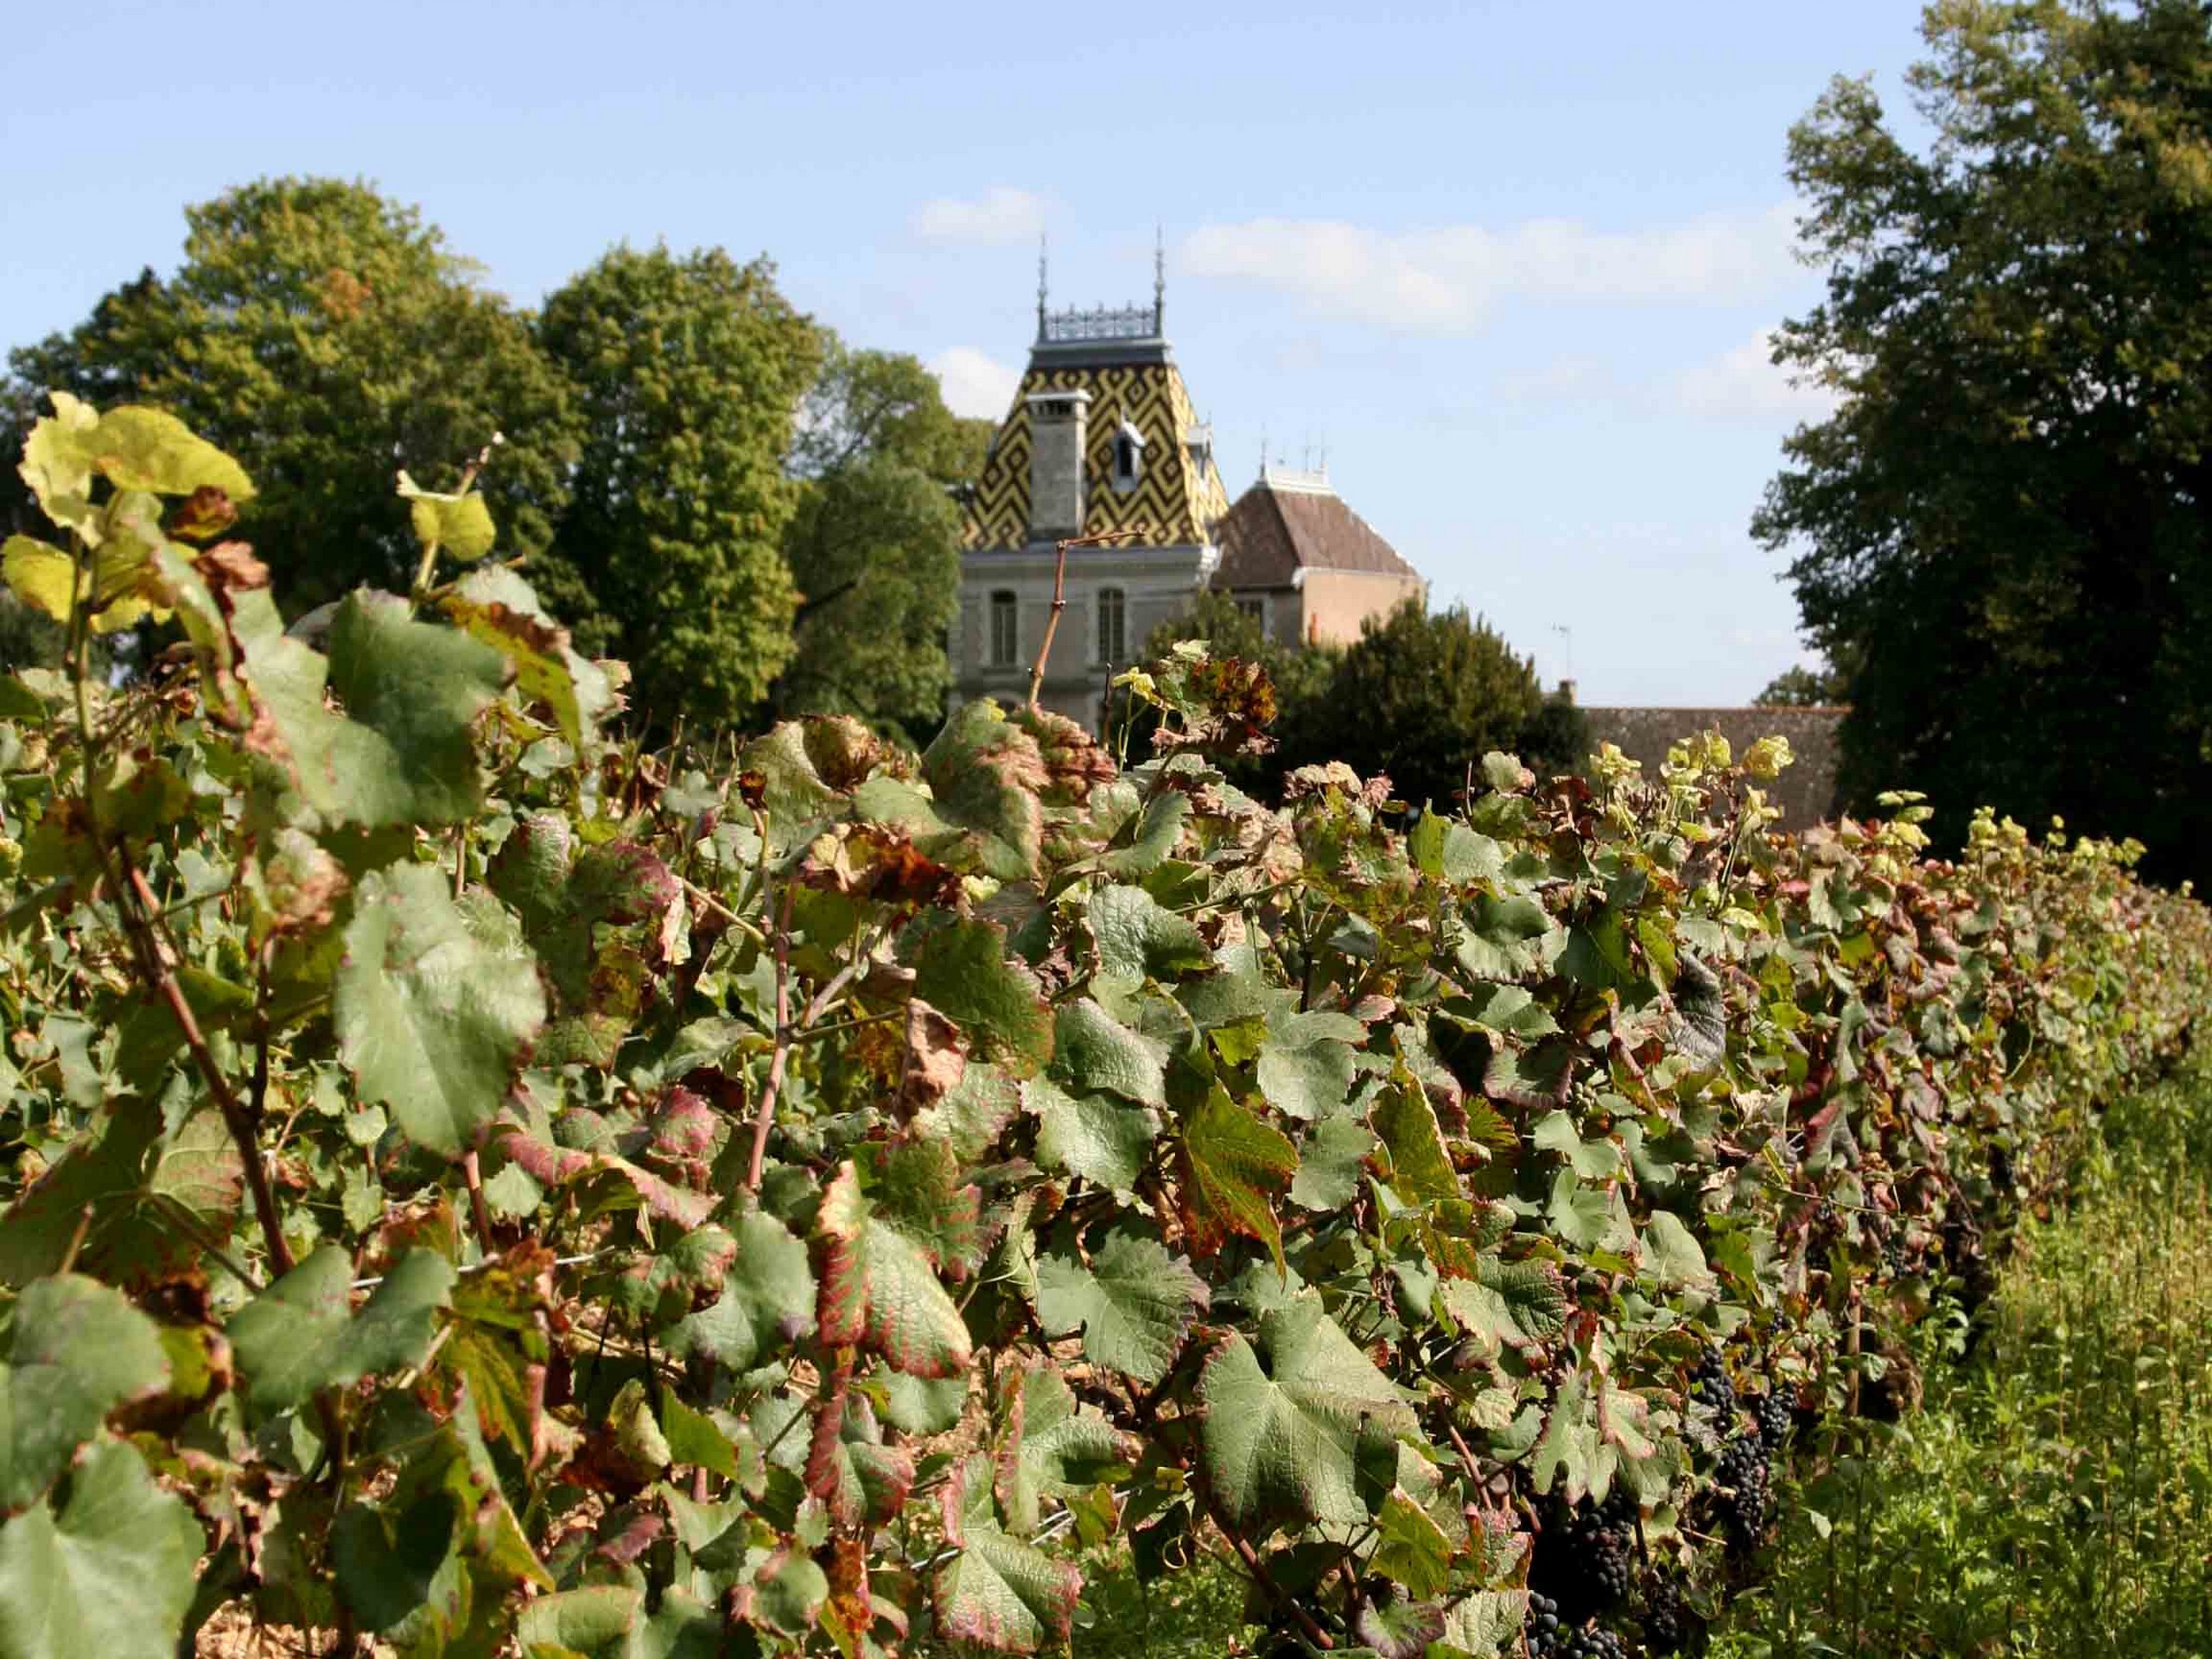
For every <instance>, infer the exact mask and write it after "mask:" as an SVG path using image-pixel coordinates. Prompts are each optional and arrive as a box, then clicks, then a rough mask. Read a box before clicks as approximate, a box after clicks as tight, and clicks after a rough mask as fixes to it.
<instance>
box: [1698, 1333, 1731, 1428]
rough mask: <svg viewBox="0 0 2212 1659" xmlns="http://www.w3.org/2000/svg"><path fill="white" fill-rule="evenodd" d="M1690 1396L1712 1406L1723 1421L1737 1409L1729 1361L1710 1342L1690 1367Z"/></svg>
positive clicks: (1714, 1412) (1702, 1403) (1703, 1404)
mask: <svg viewBox="0 0 2212 1659" xmlns="http://www.w3.org/2000/svg"><path fill="white" fill-rule="evenodd" d="M1690 1398H1691V1399H1693V1400H1694V1401H1696V1402H1697V1403H1698V1404H1700V1406H1708V1407H1710V1408H1712V1409H1713V1414H1714V1415H1716V1416H1718V1417H1719V1418H1721V1419H1722V1420H1723V1421H1726V1418H1727V1416H1728V1414H1729V1413H1731V1412H1732V1411H1733V1410H1735V1409H1736V1385H1735V1384H1734V1383H1732V1382H1730V1381H1729V1380H1728V1362H1727V1361H1726V1359H1724V1358H1722V1357H1721V1354H1720V1351H1719V1349H1718V1348H1715V1347H1713V1345H1712V1344H1710V1343H1708V1344H1706V1350H1705V1351H1704V1352H1703V1353H1701V1354H1700V1355H1699V1356H1698V1359H1697V1363H1696V1364H1694V1365H1693V1366H1691V1367H1690Z"/></svg>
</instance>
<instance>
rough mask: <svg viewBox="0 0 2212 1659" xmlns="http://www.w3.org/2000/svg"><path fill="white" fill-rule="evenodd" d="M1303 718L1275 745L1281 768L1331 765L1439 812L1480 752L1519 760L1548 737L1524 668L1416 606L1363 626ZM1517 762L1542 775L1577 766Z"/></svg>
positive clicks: (1476, 626) (1524, 662)
mask: <svg viewBox="0 0 2212 1659" xmlns="http://www.w3.org/2000/svg"><path fill="white" fill-rule="evenodd" d="M1309 708H1310V713H1309V714H1308V715H1307V716H1306V718H1305V719H1304V720H1303V721H1300V722H1297V723H1295V724H1294V727H1293V728H1292V729H1291V730H1290V731H1289V732H1288V733H1287V734H1286V736H1287V741H1286V742H1285V743H1284V745H1283V749H1282V751H1281V760H1282V764H1284V765H1286V766H1291V765H1300V764H1305V763H1307V762H1311V761H1319V760H1344V761H1346V762H1348V763H1350V764H1351V766H1354V767H1356V768H1357V769H1358V770H1359V771H1361V772H1370V773H1372V772H1387V773H1388V774H1389V777H1390V780H1391V782H1392V784H1393V785H1395V789H1396V792H1397V794H1398V796H1399V797H1400V798H1402V799H1403V800H1406V801H1408V802H1410V803H1412V804H1415V805H1418V804H1421V802H1423V801H1427V802H1432V803H1433V804H1435V805H1437V806H1438V807H1440V808H1443V807H1446V806H1449V805H1451V804H1454V803H1455V802H1456V801H1457V800H1458V798H1459V795H1460V793H1461V792H1462V791H1464V790H1465V788H1466V781H1467V776H1468V773H1469V772H1470V770H1471V769H1474V770H1478V769H1479V767H1480V766H1481V762H1482V758H1483V755H1484V753H1486V752H1487V751H1489V750H1491V749H1504V750H1509V751H1516V752H1517V751H1522V750H1524V749H1527V748H1528V747H1529V739H1530V738H1531V737H1539V738H1541V737H1544V736H1546V735H1547V734H1548V728H1547V727H1546V726H1545V725H1544V724H1542V722H1543V721H1545V719H1546V712H1545V710H1546V705H1545V700H1544V694H1543V690H1542V687H1541V685H1540V684H1539V683H1538V681H1537V678H1536V669H1535V662H1534V660H1533V659H1531V658H1526V657H1522V656H1518V655H1516V653H1515V652H1514V651H1513V648H1512V647H1511V646H1510V645H1507V644H1506V642H1505V640H1504V639H1503V636H1501V635H1500V634H1499V633H1497V631H1496V630H1495V629H1493V628H1491V626H1490V625H1489V624H1488V623H1486V622H1484V620H1482V619H1481V618H1480V617H1477V616H1471V615H1470V614H1468V613H1467V610H1466V608H1465V607H1464V606H1454V607H1452V609H1450V610H1447V611H1440V612H1437V613H1434V614H1433V615H1432V614H1429V613H1427V612H1426V611H1424V610H1423V608H1422V607H1421V603H1420V601H1415V600H1408V601H1407V602H1406V603H1405V604H1403V605H1402V606H1400V607H1398V608H1397V609H1396V610H1395V611H1393V612H1391V613H1389V615H1388V616H1386V617H1379V618H1378V617H1370V618H1369V619H1368V621H1367V624H1366V626H1365V627H1364V628H1363V630H1362V631H1361V634H1360V638H1359V639H1358V640H1357V643H1355V644H1354V645H1351V647H1350V648H1349V649H1347V650H1346V651H1345V652H1344V657H1343V658H1342V660H1341V661H1339V662H1338V664H1337V665H1336V671H1335V672H1334V673H1333V674H1332V675H1331V676H1330V678H1329V683H1328V689H1327V690H1326V692H1325V694H1324V695H1323V696H1319V697H1318V698H1315V699H1313V702H1311V704H1310V705H1309ZM1554 741H1560V740H1558V739H1556V738H1555V739H1554ZM1522 759H1523V760H1527V761H1529V764H1531V765H1532V766H1535V765H1538V764H1540V763H1541V765H1543V766H1569V765H1572V764H1573V763H1574V761H1575V760H1578V759H1580V756H1579V754H1576V753H1564V754H1549V753H1523V754H1522Z"/></svg>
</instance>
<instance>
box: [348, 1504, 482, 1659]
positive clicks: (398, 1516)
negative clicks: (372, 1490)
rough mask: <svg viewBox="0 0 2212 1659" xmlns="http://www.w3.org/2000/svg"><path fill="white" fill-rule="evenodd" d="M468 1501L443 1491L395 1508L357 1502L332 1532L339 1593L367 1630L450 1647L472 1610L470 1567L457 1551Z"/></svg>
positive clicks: (402, 1640) (433, 1647) (406, 1641)
mask: <svg viewBox="0 0 2212 1659" xmlns="http://www.w3.org/2000/svg"><path fill="white" fill-rule="evenodd" d="M460 1519H461V1500H460V1498H459V1497H457V1496H456V1495H455V1494H454V1492H453V1491H450V1490H448V1489H447V1488H444V1487H435V1488H432V1489H430V1490H429V1491H424V1492H421V1493H419V1494H416V1495H415V1496H414V1497H410V1498H408V1499H406V1500H404V1502H396V1503H395V1506H394V1507H389V1508H388V1507H385V1506H384V1505H380V1504H372V1503H353V1504H349V1505H347V1506H346V1508H345V1509H343V1510H340V1511H339V1513H338V1519H337V1522H336V1524H335V1525H334V1526H333V1527H332V1528H331V1534H330V1542H331V1551H330V1554H331V1563H332V1566H333V1567H334V1568H335V1569H336V1573H335V1577H336V1579H337V1582H338V1592H339V1593H340V1595H341V1596H343V1597H344V1598H345V1599H346V1605H348V1606H350V1607H352V1608H353V1611H354V1612H355V1613H356V1614H358V1615H359V1618H360V1621H361V1623H362V1624H365V1625H366V1626H367V1627H368V1628H369V1629H370V1630H374V1631H376V1632H378V1634H379V1635H383V1636H388V1637H392V1638H393V1639H394V1640H395V1641H396V1642H399V1643H404V1644H406V1645H409V1646H411V1645H413V1643H414V1641H416V1640H427V1641H428V1642H429V1644H430V1646H431V1650H432V1651H434V1652H435V1651H436V1650H437V1649H438V1647H439V1646H442V1642H441V1641H440V1638H441V1637H443V1636H444V1635H445V1634H447V1633H448V1630H449V1629H450V1626H451V1623H452V1621H453V1620H454V1618H455V1617H456V1616H457V1615H458V1614H460V1613H461V1611H462V1610H463V1609H464V1608H465V1607H466V1605H467V1600H466V1599H467V1593H468V1574H467V1564H466V1562H465V1561H464V1560H463V1559H462V1556H461V1553H460V1551H459V1550H457V1549H456V1548H454V1528H455V1524H456V1523H457V1522H459V1521H460Z"/></svg>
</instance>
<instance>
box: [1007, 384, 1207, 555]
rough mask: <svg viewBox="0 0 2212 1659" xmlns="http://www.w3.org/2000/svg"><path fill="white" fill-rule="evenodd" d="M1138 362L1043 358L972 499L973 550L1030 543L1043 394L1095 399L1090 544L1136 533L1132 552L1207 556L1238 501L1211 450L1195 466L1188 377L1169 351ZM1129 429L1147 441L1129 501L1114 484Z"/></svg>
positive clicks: (1090, 433) (1087, 472) (1195, 429)
mask: <svg viewBox="0 0 2212 1659" xmlns="http://www.w3.org/2000/svg"><path fill="white" fill-rule="evenodd" d="M1101 355H1106V356H1110V355H1111V353H1102V354H1101ZM1129 355H1130V356H1133V357H1135V358H1138V359H1140V360H1135V361H1118V362H1117V361H1091V362H1083V361H1077V362H1057V363H1056V362H1053V361H1051V360H1049V359H1048V358H1047V357H1046V353H1045V352H1043V351H1041V350H1040V352H1039V353H1038V355H1037V357H1036V358H1033V359H1032V360H1031V363H1030V365H1029V371H1028V372H1027V373H1026V374H1025V375H1023V376H1022V377H1021V385H1020V390H1019V391H1017V392H1016V393H1015V394H1014V409H1013V410H1012V412H1011V413H1009V414H1008V415H1007V418H1006V423H1005V424H1004V425H1002V426H1001V427H1000V428H999V430H998V435H997V437H996V439H995V440H994V442H993V445H992V448H991V454H990V458H989V459H988V461H985V462H984V463H983V471H982V477H980V478H979V479H977V480H976V488H975V491H974V493H973V494H972V495H971V497H970V498H969V505H968V518H967V525H966V529H965V532H964V535H965V541H966V544H967V545H968V546H969V547H970V548H1018V547H1020V546H1022V545H1024V544H1025V543H1027V541H1028V539H1029V443H1030V436H1029V404H1028V399H1029V398H1030V397H1031V396H1033V394H1035V393H1037V392H1041V391H1087V392H1089V393H1090V411H1089V426H1088V429H1087V432H1086V436H1085V449H1086V453H1085V454H1084V525H1083V533H1084V535H1086V536H1096V535H1100V534H1103V533H1104V532H1106V531H1135V540H1134V541H1133V542H1131V543H1128V545H1132V546H1136V547H1186V546H1197V545H1200V544H1203V543H1208V542H1211V540H1212V539H1213V530H1214V526H1215V525H1216V524H1217V523H1219V522H1220V520H1221V518H1222V516H1223V515H1224V514H1225V513H1226V512H1228V511H1229V492H1228V491H1227V490H1225V489H1224V488H1223V487H1222V483H1221V474H1220V473H1219V472H1218V471H1217V469H1216V468H1215V467H1214V464H1213V455H1212V448H1211V443H1209V442H1201V443H1200V444H1199V445H1198V452H1197V454H1196V455H1195V457H1194V454H1193V451H1192V440H1193V439H1194V438H1199V437H1201V436H1202V435H1203V431H1204V429H1203V428H1201V427H1200V426H1199V424H1198V419H1197V417H1196V416H1194V415H1193V414H1192V410H1191V396H1190V393H1189V392H1188V391H1186V390H1185V388H1184V385H1183V376H1182V374H1181V372H1179V370H1178V369H1177V368H1176V366H1175V365H1174V363H1173V360H1172V359H1168V358H1167V356H1166V352H1165V351H1164V350H1159V351H1155V352H1152V353H1129ZM1142 359H1150V360H1142ZM1123 422H1127V423H1128V424H1129V425H1131V426H1133V427H1135V429H1136V430H1137V432H1138V435H1140V436H1141V437H1142V438H1143V440H1144V465H1143V468H1142V473H1141V478H1140V480H1139V482H1138V485H1137V487H1136V488H1135V490H1133V491H1131V492H1129V493H1128V494H1126V495H1125V494H1122V493H1120V492H1118V491H1116V489H1115V488H1114V486H1113V485H1112V482H1111V481H1110V480H1111V479H1112V477H1113V460H1114V436H1115V434H1116V432H1117V431H1119V430H1120V429H1121V427H1122V423H1123Z"/></svg>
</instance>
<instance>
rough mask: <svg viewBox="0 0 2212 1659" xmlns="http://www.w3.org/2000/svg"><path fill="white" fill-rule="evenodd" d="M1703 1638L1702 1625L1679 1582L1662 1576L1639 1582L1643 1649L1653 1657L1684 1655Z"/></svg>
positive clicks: (1703, 1627) (1703, 1626)
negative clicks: (1641, 1604)
mask: <svg viewBox="0 0 2212 1659" xmlns="http://www.w3.org/2000/svg"><path fill="white" fill-rule="evenodd" d="M1704 1634H1705V1622H1704V1621H1703V1620H1702V1619H1700V1618H1698V1616H1697V1614H1696V1613H1695V1612H1694V1611H1692V1610H1691V1607H1690V1605H1689V1598H1688V1597H1687V1596H1685V1595H1684V1594H1683V1593H1682V1586H1681V1580H1677V1579H1674V1578H1671V1577H1669V1576H1668V1575H1667V1574H1665V1573H1646V1574H1645V1575H1644V1580H1643V1645H1644V1647H1645V1648H1646V1649H1648V1650H1649V1652H1651V1653H1652V1654H1654V1655H1660V1656H1664V1655H1668V1654H1676V1653H1685V1652H1688V1651H1690V1650H1691V1649H1694V1647H1695V1646H1696V1645H1697V1642H1698V1638H1699V1637H1702V1636H1703V1635H1704Z"/></svg>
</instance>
